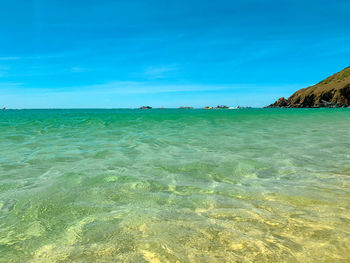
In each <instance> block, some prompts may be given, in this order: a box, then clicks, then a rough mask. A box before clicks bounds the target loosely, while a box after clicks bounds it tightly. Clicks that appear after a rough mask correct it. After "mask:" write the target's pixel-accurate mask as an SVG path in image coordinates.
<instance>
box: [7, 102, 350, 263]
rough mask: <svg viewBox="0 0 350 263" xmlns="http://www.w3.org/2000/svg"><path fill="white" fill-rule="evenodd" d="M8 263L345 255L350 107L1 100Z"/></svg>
mask: <svg viewBox="0 0 350 263" xmlns="http://www.w3.org/2000/svg"><path fill="white" fill-rule="evenodd" d="M0 262H6V263H7V262H16V263H17V262H44V263H48V262H81V263H87V262H152V263H153V262H155V263H159V262H161V263H163V262H200V263H204V262H292V263H295V262H303V263H304V262H317V263H319V262H350V109H239V110H229V109H220V110H214V109H213V110H204V109H150V110H139V109H79V110H76V109H66V110H3V111H0Z"/></svg>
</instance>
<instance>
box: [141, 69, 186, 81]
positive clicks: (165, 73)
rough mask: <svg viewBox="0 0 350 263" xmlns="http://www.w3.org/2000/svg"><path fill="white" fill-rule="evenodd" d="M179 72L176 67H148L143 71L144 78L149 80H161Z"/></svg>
mask: <svg viewBox="0 0 350 263" xmlns="http://www.w3.org/2000/svg"><path fill="white" fill-rule="evenodd" d="M177 71H179V67H176V66H162V67H148V68H147V69H146V70H145V71H144V76H145V77H147V78H149V79H163V78H167V77H169V76H170V75H172V74H175V73H176V72H177Z"/></svg>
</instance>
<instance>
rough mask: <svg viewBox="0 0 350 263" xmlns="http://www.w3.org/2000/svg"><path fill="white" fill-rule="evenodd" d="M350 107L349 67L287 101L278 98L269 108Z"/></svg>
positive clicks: (297, 93)
mask: <svg viewBox="0 0 350 263" xmlns="http://www.w3.org/2000/svg"><path fill="white" fill-rule="evenodd" d="M349 106H350V67H348V68H345V69H343V70H342V71H340V72H338V73H336V74H334V75H332V76H330V77H328V78H326V79H325V80H322V81H321V82H319V83H318V84H316V85H314V86H311V87H308V88H304V89H300V90H298V91H297V92H295V93H294V94H293V95H292V96H290V97H289V98H288V99H285V98H283V97H282V98H279V99H278V100H277V101H276V102H275V103H273V104H271V105H269V106H268V107H269V108H273V107H281V108H320V107H327V108H337V107H349Z"/></svg>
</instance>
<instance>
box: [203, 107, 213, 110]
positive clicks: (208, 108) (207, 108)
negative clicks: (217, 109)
mask: <svg viewBox="0 0 350 263" xmlns="http://www.w3.org/2000/svg"><path fill="white" fill-rule="evenodd" d="M212 108H213V107H210V106H205V107H204V109H206V110H210V109H212Z"/></svg>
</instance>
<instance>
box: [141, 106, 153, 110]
mask: <svg viewBox="0 0 350 263" xmlns="http://www.w3.org/2000/svg"><path fill="white" fill-rule="evenodd" d="M139 109H140V110H149V109H152V107H151V106H142V107H140V108H139Z"/></svg>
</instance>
